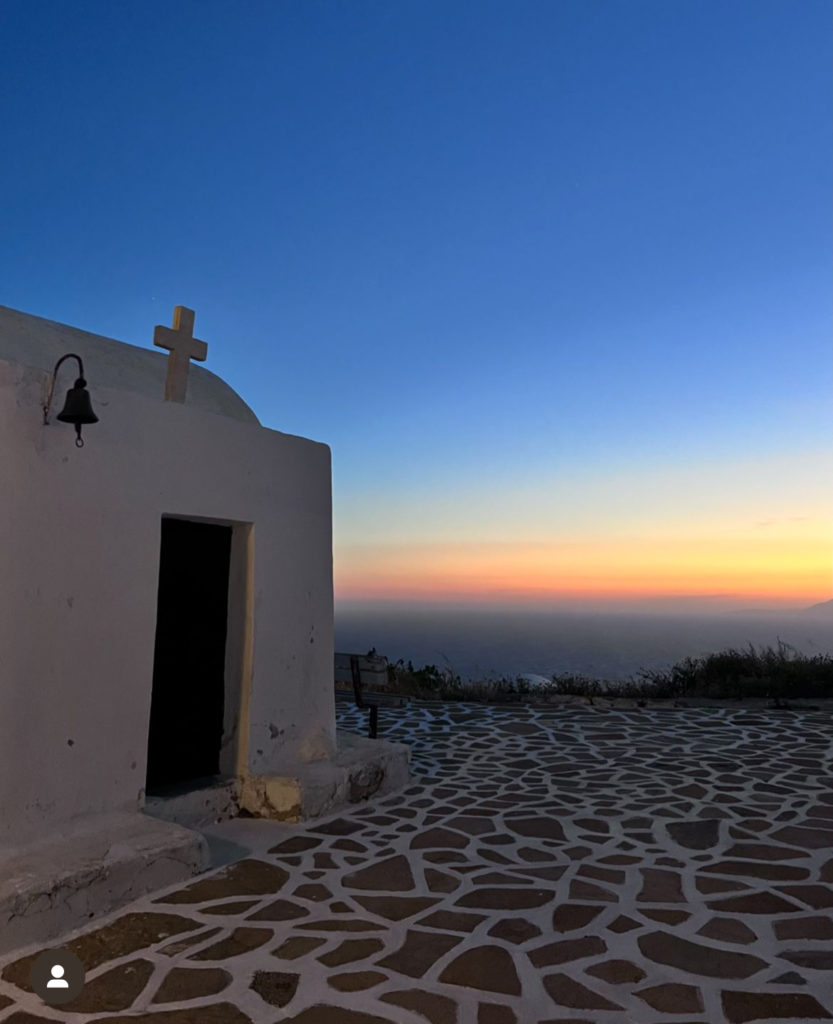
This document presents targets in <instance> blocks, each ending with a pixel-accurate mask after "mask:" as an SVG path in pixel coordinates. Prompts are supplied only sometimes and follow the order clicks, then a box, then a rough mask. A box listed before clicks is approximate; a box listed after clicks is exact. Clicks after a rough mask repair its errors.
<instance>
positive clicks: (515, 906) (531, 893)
mask: <svg viewBox="0 0 833 1024" xmlns="http://www.w3.org/2000/svg"><path fill="white" fill-rule="evenodd" d="M554 896H555V893H554V892H553V891H552V890H551V889H491V888H483V889H474V890H473V891H472V892H469V893H466V894H465V895H464V896H461V897H460V898H459V899H458V900H457V901H456V904H455V905H456V906H458V907H474V908H475V909H480V910H529V909H530V908H532V907H542V906H544V904H545V903H549V902H550V900H551V899H552V898H553V897H554Z"/></svg>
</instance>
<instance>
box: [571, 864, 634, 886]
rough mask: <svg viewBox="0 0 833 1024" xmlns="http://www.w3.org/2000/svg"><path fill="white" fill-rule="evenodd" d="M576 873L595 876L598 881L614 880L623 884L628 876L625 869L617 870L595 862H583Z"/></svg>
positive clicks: (582, 875)
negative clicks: (597, 864)
mask: <svg viewBox="0 0 833 1024" xmlns="http://www.w3.org/2000/svg"><path fill="white" fill-rule="evenodd" d="M562 870H563V869H562ZM576 874H577V875H580V876H581V877H582V878H595V879H596V881H597V882H613V883H614V884H615V885H621V884H622V883H623V882H624V881H625V877H626V876H625V872H624V871H617V870H615V869H614V868H600V867H597V866H596V865H595V864H582V865H581V867H580V868H579V869H578V871H577V872H576Z"/></svg>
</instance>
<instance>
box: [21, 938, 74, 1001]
mask: <svg viewBox="0 0 833 1024" xmlns="http://www.w3.org/2000/svg"><path fill="white" fill-rule="evenodd" d="M29 984H30V985H31V986H32V991H33V992H34V993H35V995H38V996H40V997H41V999H42V1000H43V1001H44V1002H45V1003H48V1004H49V1005H50V1006H58V1005H59V1004H60V1003H68V1002H70V1000H72V999H75V997H76V996H77V995H80V993H81V989H82V988H83V987H84V965H83V964H82V963H81V961H80V960H79V959H78V957H77V956H76V955H75V954H74V953H70V951H69V950H68V949H47V950H44V952H43V953H40V954H39V955H38V957H37V958H36V959H35V962H34V963H33V964H32V966H31V968H30V970H29Z"/></svg>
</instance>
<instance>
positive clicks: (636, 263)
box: [0, 0, 833, 607]
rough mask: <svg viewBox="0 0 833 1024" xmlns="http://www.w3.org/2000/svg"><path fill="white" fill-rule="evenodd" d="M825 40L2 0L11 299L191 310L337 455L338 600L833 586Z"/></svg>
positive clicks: (758, 13) (216, 5)
mask: <svg viewBox="0 0 833 1024" xmlns="http://www.w3.org/2000/svg"><path fill="white" fill-rule="evenodd" d="M831 28H833V25H831V8H830V5H829V3H828V0H673V2H672V0H658V2H654V0H511V2H510V0H500V2H495V0H465V2H462V0H461V2H458V0H384V2H383V0H350V2H347V0H325V2H319V0H245V2H237V0H223V2H217V0H199V2H192V0H175V2H170V0H143V2H139V0H134V2H125V3H117V2H113V0H78V2H73V3H68V2H64V0H49V2H45V0H3V2H2V3H0V38H2V39H3V60H2V62H0V88H1V89H2V97H3V100H2V104H0V130H1V131H2V134H0V138H2V140H3V158H2V160H0V189H1V190H2V191H1V192H0V194H2V197H3V203H2V208H3V212H2V230H0V302H2V303H3V304H4V305H8V306H12V307H14V308H17V309H22V310H24V311H26V312H30V313H35V314H37V315H40V316H45V317H47V318H50V319H54V320H59V321H62V322H65V323H70V324H73V325H75V326H78V327H82V328H84V329H87V330H91V331H94V332H97V333H100V334H105V335H109V336H112V337H116V338H119V339H122V340H124V341H129V342H132V343H134V344H139V345H143V346H148V347H151V346H152V336H153V327H154V325H155V324H157V323H170V317H171V312H172V308H173V306H174V305H176V304H183V305H187V306H191V307H192V308H194V309H195V310H196V314H197V316H196V334H197V335H198V336H199V337H201V338H203V339H205V340H207V341H208V342H209V357H208V362H207V364H206V365H207V366H208V368H210V369H212V370H214V371H215V372H217V373H219V374H221V375H222V376H224V377H225V378H226V379H227V380H228V381H229V382H230V383H231V384H232V385H233V386H234V387H235V388H236V389H237V390H238V391H239V392H240V393H241V394H242V395H243V396H244V398H245V399H246V400H247V401H248V402H249V404H250V405H252V407H253V408H254V409H255V411H256V412H257V413H258V415H259V416H260V418H261V420H262V422H263V423H264V424H266V425H267V426H270V427H273V428H275V429H277V430H281V431H285V432H288V433H293V434H301V435H304V436H308V437H312V438H315V439H316V440H321V441H325V442H327V443H328V444H330V445H331V446H332V449H333V477H334V480H333V483H334V548H335V550H334V558H335V578H336V597H337V600H338V601H339V602H342V603H345V602H347V601H349V600H354V599H380V598H381V599H391V600H393V599H396V600H411V599H423V600H436V599H447V600H452V599H454V600H458V601H459V600H476V601H491V600H502V601H513V600H517V601H522V600H557V601H566V602H577V601H580V602H582V603H584V602H586V601H590V602H593V601H602V600H604V601H607V602H611V601H613V602H618V601H623V600H645V599H653V600H657V599H659V600H661V601H662V602H665V601H666V600H669V599H670V598H672V597H685V596H687V597H688V598H691V597H694V598H698V599H699V598H702V599H703V600H704V601H705V602H706V603H709V602H712V603H715V604H718V605H720V604H723V603H729V604H731V603H732V602H739V603H741V604H742V605H744V606H747V607H748V606H763V605H766V604H777V603H779V602H780V603H783V604H785V605H801V604H808V603H812V602H814V601H821V600H825V599H827V598H829V597H830V596H831V593H833V590H831V571H832V570H831V561H832V559H831V548H832V547H833V545H832V544H831V529H830V520H831V489H830V481H831V479H833V443H831V442H833V431H832V430H831V417H830V400H831V359H830V356H831V349H830V326H831V324H830V277H831V269H832V267H831V262H832V261H831V244H830V231H829V227H830V215H831V204H830V180H831V173H833V167H832V166H831V164H832V163H833V161H831V142H830V123H831V101H830V95H831V90H830V85H831V59H830V47H829V40H830V32H831ZM89 376H90V381H91V386H94V385H93V374H92V372H89Z"/></svg>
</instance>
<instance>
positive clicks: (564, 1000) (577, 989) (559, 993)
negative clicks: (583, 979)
mask: <svg viewBox="0 0 833 1024" xmlns="http://www.w3.org/2000/svg"><path fill="white" fill-rule="evenodd" d="M544 988H545V989H546V990H547V992H548V993H549V996H550V998H551V999H553V1000H554V1001H555V1002H556V1003H559V1004H560V1005H561V1006H569V1007H570V1008H571V1009H574V1010H621V1009H622V1007H621V1006H618V1005H617V1004H616V1003H613V1002H611V1001H610V1000H609V999H605V998H604V996H601V995H599V993H598V992H594V991H593V990H592V989H589V988H587V987H586V986H585V985H582V984H581V983H580V982H578V981H574V980H573V978H569V977H568V976H567V975H566V974H551V975H549V976H548V977H546V978H544Z"/></svg>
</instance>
